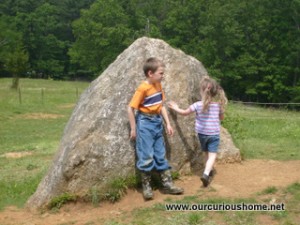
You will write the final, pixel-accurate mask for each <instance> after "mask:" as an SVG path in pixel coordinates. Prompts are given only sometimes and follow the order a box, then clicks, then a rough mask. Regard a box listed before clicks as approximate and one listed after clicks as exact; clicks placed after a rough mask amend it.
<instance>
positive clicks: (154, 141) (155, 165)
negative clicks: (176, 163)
mask: <svg viewBox="0 0 300 225" xmlns="http://www.w3.org/2000/svg"><path fill="white" fill-rule="evenodd" d="M136 131H137V136H136V153H137V168H138V169H139V170H140V171H143V172H149V171H151V170H152V169H156V170H158V171H164V170H167V169H170V166H169V164H168V161H167V159H166V158H165V155H166V150H165V144H164V137H163V121H162V116H161V115H153V116H152V115H151V116H149V115H145V114H142V113H139V112H138V113H137V115H136Z"/></svg>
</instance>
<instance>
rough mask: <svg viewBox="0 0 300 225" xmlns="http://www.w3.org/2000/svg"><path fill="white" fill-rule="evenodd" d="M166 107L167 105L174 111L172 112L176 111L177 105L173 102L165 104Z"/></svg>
mask: <svg viewBox="0 0 300 225" xmlns="http://www.w3.org/2000/svg"><path fill="white" fill-rule="evenodd" d="M167 105H168V107H169V108H171V109H174V110H176V109H178V105H177V103H176V102H174V101H169V102H168V103H167Z"/></svg>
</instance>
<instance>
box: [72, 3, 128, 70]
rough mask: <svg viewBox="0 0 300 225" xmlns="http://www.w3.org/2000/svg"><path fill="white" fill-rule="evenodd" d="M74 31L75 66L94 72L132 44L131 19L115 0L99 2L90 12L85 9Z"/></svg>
mask: <svg viewBox="0 0 300 225" xmlns="http://www.w3.org/2000/svg"><path fill="white" fill-rule="evenodd" d="M73 32H74V35H75V38H76V41H75V43H74V44H73V45H72V47H71V49H70V51H69V55H70V56H71V61H72V63H79V64H80V65H81V66H82V67H83V68H86V69H87V70H91V71H93V72H94V73H96V72H100V71H102V70H103V69H104V68H106V67H107V66H108V64H109V63H111V62H112V61H113V60H114V59H115V58H116V57H117V55H118V54H120V52H121V51H123V50H124V49H125V48H126V47H127V46H128V45H129V44H130V43H131V41H132V40H131V39H130V38H129V37H130V29H129V27H128V16H127V15H126V14H125V12H124V10H123V8H122V7H121V6H120V5H119V4H118V1H116V0H110V1H105V0H98V1H96V2H95V3H94V4H93V5H92V6H91V7H90V9H89V10H82V12H81V17H80V19H78V20H76V21H75V22H74V23H73Z"/></svg>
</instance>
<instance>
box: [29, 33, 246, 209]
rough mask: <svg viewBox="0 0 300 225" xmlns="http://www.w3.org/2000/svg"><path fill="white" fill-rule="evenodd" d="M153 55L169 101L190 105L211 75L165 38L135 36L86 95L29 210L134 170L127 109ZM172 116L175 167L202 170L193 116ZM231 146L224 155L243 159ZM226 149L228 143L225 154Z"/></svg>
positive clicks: (168, 142) (169, 139) (171, 159)
mask: <svg viewBox="0 0 300 225" xmlns="http://www.w3.org/2000/svg"><path fill="white" fill-rule="evenodd" d="M153 56H155V57H158V58H160V59H161V60H163V61H164V63H165V64H166V71H165V78H164V81H163V87H164V90H165V93H166V98H167V100H171V99H172V100H175V101H177V102H178V103H179V105H180V106H182V107H187V106H189V105H190V104H191V103H193V102H195V101H197V100H198V99H199V81H200V78H201V77H202V76H203V75H206V74H207V71H206V70H205V68H204V67H203V65H202V64H201V62H199V61H198V60H196V59H195V58H193V57H191V56H188V55H186V54H184V52H182V51H180V50H177V49H174V48H172V47H170V46H169V45H168V44H167V43H165V42H164V41H162V40H158V39H151V38H146V37H144V38H140V39H138V40H136V41H135V42H134V43H133V44H132V45H131V46H129V47H128V48H127V49H126V50H125V51H124V52H123V53H122V54H120V55H119V56H118V58H117V59H116V60H115V61H114V62H113V63H112V64H111V65H110V66H109V67H108V68H107V69H106V70H105V71H104V72H103V73H102V74H101V76H99V77H98V78H97V79H96V80H94V81H93V82H92V83H91V84H90V86H89V88H87V90H86V91H85V92H84V93H83V94H82V95H81V97H80V100H79V101H78V103H77V105H76V107H75V109H74V111H73V114H72V116H71V118H70V120H69V122H68V124H67V126H66V127H65V130H64V134H63V137H62V140H61V143H60V145H59V149H58V152H57V154H56V156H55V158H54V161H53V165H52V166H51V168H50V169H49V171H48V174H47V175H46V176H45V177H44V179H43V180H42V181H41V183H40V184H39V186H38V188H37V190H36V192H35V193H34V194H33V195H32V196H31V197H30V199H29V200H28V202H27V206H28V207H29V208H31V209H36V208H40V207H43V206H45V205H46V204H48V203H49V202H50V200H51V199H52V198H53V197H55V196H59V195H61V194H62V193H64V192H68V193H73V194H76V195H79V196H83V195H85V194H86V193H87V192H88V191H89V190H90V189H91V188H92V187H94V186H97V188H99V189H101V188H104V187H105V186H106V185H107V184H108V183H109V182H110V181H112V180H113V179H116V178H119V177H126V176H127V175H129V174H134V173H135V150H134V145H133V143H132V142H130V140H129V123H128V118H127V111H126V109H127V105H128V103H129V101H130V99H131V97H132V95H133V93H134V91H135V89H136V88H137V86H138V85H139V84H140V82H141V81H142V80H144V79H145V76H144V74H143V72H142V67H143V64H144V62H145V60H146V59H147V58H149V57H153ZM170 120H171V123H172V125H173V128H174V130H175V135H174V136H173V137H167V136H166V147H167V158H168V159H169V162H170V164H171V166H172V167H173V170H175V171H179V172H182V173H190V172H195V173H197V172H199V170H200V169H201V154H200V151H199V148H200V147H199V141H198V139H197V136H196V135H195V132H194V116H189V117H182V116H180V115H176V114H175V113H173V112H170ZM225 145H226V144H225ZM227 145H228V146H226V147H225V149H226V153H225V154H223V155H222V154H221V155H222V158H223V159H224V160H225V161H226V158H230V161H239V160H240V154H239V150H238V149H236V148H235V147H234V145H233V144H232V142H230V143H228V144H227ZM223 148H224V143H222V146H221V152H222V149H223ZM232 159H233V160H232ZM220 160H222V159H220Z"/></svg>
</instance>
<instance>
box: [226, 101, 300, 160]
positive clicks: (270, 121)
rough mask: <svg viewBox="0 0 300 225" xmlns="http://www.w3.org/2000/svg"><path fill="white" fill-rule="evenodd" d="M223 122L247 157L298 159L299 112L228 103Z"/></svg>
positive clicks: (299, 156) (299, 144)
mask: <svg viewBox="0 0 300 225" xmlns="http://www.w3.org/2000/svg"><path fill="white" fill-rule="evenodd" d="M225 116H226V117H225V121H224V122H223V125H224V126H225V127H226V128H228V130H229V131H230V133H231V135H232V136H233V139H234V142H235V144H236V145H237V146H238V147H239V148H240V150H241V154H242V156H243V157H245V158H247V159H274V160H299V159H300V151H299V146H300V112H297V111H288V110H284V109H272V108H262V107H255V106H244V105H241V104H229V105H228V108H227V112H226V115H225Z"/></svg>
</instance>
